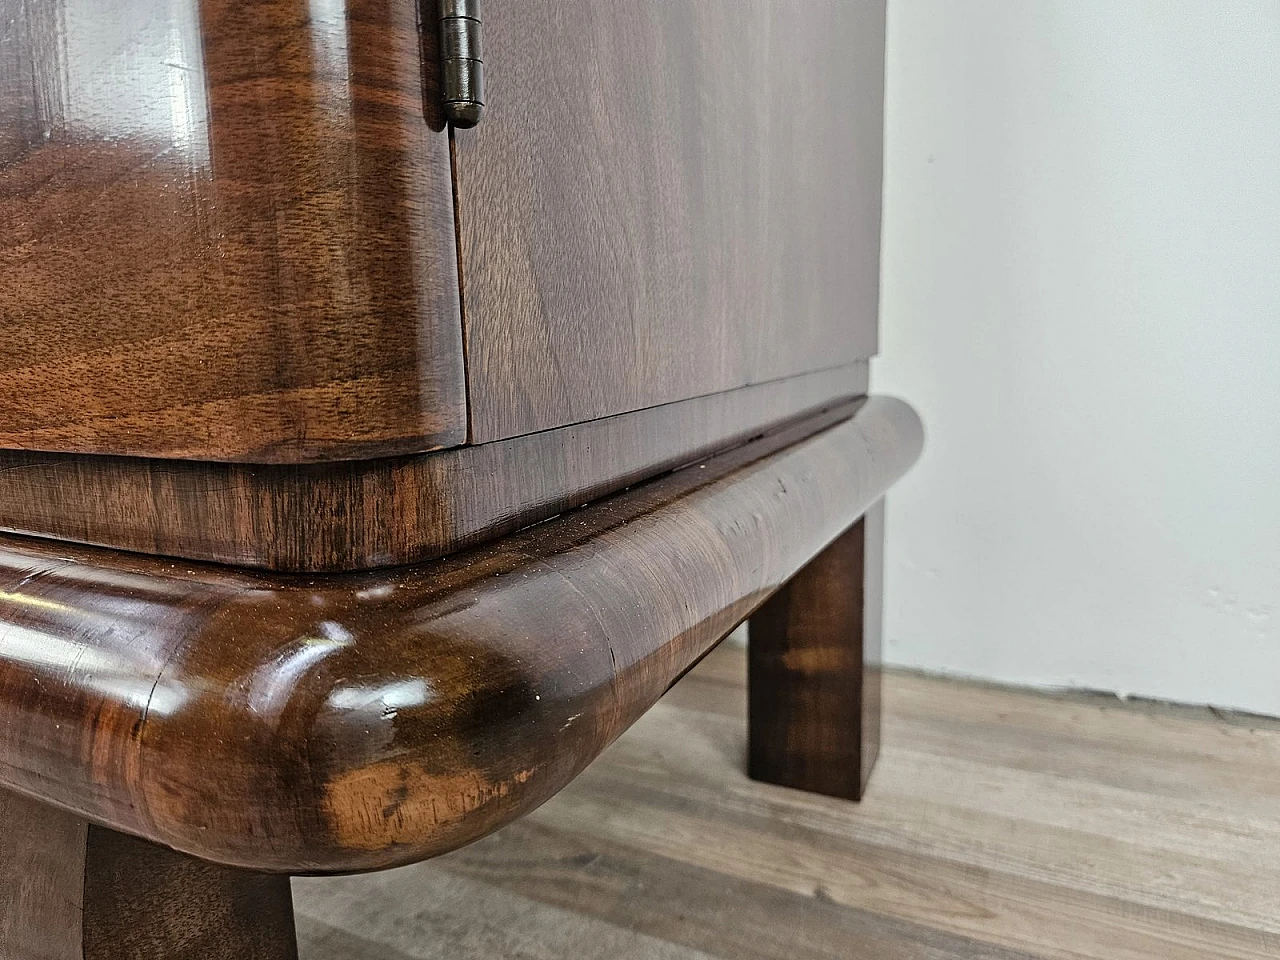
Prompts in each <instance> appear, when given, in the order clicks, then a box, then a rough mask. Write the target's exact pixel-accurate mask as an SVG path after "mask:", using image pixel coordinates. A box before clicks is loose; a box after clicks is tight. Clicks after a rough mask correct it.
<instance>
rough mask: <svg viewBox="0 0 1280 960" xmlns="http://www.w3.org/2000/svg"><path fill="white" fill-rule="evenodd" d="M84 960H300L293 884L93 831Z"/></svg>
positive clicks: (87, 867) (89, 849)
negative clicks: (295, 928) (291, 888)
mask: <svg viewBox="0 0 1280 960" xmlns="http://www.w3.org/2000/svg"><path fill="white" fill-rule="evenodd" d="M83 936H84V960H297V956H298V947H297V937H296V934H295V932H294V923H293V897H292V894H291V892H290V889H289V878H288V877H287V876H279V875H271V876H268V875H265V874H259V873H253V872H252V871H249V870H238V869H236V868H235V867H224V866H221V865H219V864H213V863H207V862H205V861H202V860H196V859H195V858H194V857H188V856H184V855H183V854H180V853H175V852H174V851H172V850H166V849H165V848H164V847H158V846H156V845H155V844H151V843H147V842H146V841H145V840H138V839H136V838H134V837H127V836H125V835H124V834H121V833H116V832H115V831H113V830H105V829H103V828H102V827H90V828H89V840H88V847H87V851H86V856H85V876H84V934H83Z"/></svg>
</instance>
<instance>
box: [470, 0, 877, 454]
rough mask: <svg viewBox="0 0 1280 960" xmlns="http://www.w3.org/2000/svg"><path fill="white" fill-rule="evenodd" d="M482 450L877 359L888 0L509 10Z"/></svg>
mask: <svg viewBox="0 0 1280 960" xmlns="http://www.w3.org/2000/svg"><path fill="white" fill-rule="evenodd" d="M484 49H485V61H486V62H485V69H486V77H485V79H486V84H487V96H486V103H487V107H486V114H485V117H484V119H483V120H482V121H481V122H480V124H479V126H477V127H476V128H474V129H471V130H458V131H456V132H455V134H454V148H455V156H454V159H455V189H456V197H457V203H458V210H459V225H460V235H459V244H460V254H461V268H462V286H463V307H464V309H463V324H464V337H465V341H466V346H467V356H468V365H469V366H468V383H469V397H470V415H471V436H472V440H473V441H475V442H484V441H487V440H494V439H499V438H502V437H509V436H515V435H519V434H523V433H529V432H532V431H536V430H542V429H546V428H549V427H555V426H559V425H563V424H566V423H573V422H576V421H582V420H590V419H595V418H598V417H604V416H608V415H611V414H616V413H620V412H623V411H627V410H632V409H637V408H641V407H648V406H653V405H656V404H662V403H667V402H670V401H674V400H681V399H685V398H688V397H692V396H697V395H700V394H706V393H713V392H717V391H721V390H727V389H731V388H734V387H738V386H743V385H745V384H749V383H756V382H761V381H765V380H773V379H778V378H782V377H787V376H790V375H794V374H798V373H802V372H805V371H811V370H816V369H822V368H827V367H834V366H838V365H841V364H845V363H849V362H851V361H854V360H856V359H859V358H864V357H867V356H869V355H871V354H872V353H874V351H875V346H876V330H875V327H876V311H877V303H878V277H879V234H880V184H881V142H882V136H881V134H882V104H883V73H884V0H628V2H626V3H621V2H617V0H486V2H485V6H484Z"/></svg>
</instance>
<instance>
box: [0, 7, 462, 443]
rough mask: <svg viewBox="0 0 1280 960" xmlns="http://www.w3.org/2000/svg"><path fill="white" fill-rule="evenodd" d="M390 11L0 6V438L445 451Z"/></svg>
mask: <svg viewBox="0 0 1280 960" xmlns="http://www.w3.org/2000/svg"><path fill="white" fill-rule="evenodd" d="M415 7H416V5H415V4H414V3H412V2H403V0H334V2H326V3H313V2H308V0H256V2H254V3H243V2H240V0H132V2H129V3H108V4H103V3H101V2H98V0H0V270H2V271H3V275H4V283H3V284H0V318H3V322H4V329H5V335H4V345H3V347H0V447H5V448H21V449H31V450H56V451H78V452H90V453H112V454H127V455H145V456H152V457H190V458H196V459H210V460H237V461H250V462H265V461H281V462H295V461H308V460H323V459H342V458H350V457H370V456H383V455H390V454H400V453H408V452H416V451H422V450H428V449H433V448H437V447H442V446H449V445H453V444H457V443H461V442H463V441H464V439H465V434H466V410H465V386H464V381H463V367H462V353H461V321H460V313H459V304H458V278H457V266H456V245H455V237H454V218H453V197H452V188H451V175H450V168H449V157H448V140H447V135H446V134H445V133H444V132H443V130H442V129H440V128H439V125H438V124H437V128H436V129H434V130H433V129H431V125H430V122H429V119H428V118H427V117H426V116H425V115H424V108H425V107H426V105H428V104H429V105H432V106H434V104H435V96H434V93H433V92H430V91H428V93H427V94H426V95H425V97H424V89H423V88H424V74H423V67H422V58H421V53H420V43H421V42H423V41H422V38H420V36H419V29H418V22H417V19H418V18H417V13H416V9H415ZM426 42H428V43H434V40H433V39H432V38H427V41H426Z"/></svg>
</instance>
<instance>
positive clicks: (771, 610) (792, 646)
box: [747, 503, 884, 800]
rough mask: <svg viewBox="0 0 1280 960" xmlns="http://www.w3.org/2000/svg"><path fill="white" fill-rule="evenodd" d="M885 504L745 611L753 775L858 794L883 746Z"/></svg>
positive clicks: (799, 786)
mask: <svg viewBox="0 0 1280 960" xmlns="http://www.w3.org/2000/svg"><path fill="white" fill-rule="evenodd" d="M883 545H884V504H883V503H881V504H877V505H876V506H875V507H873V508H872V509H871V510H868V511H867V513H866V515H865V516H864V517H863V518H862V519H861V520H859V521H858V522H857V524H855V525H854V526H853V527H851V528H850V529H849V530H847V531H846V532H845V533H843V534H841V535H840V537H839V538H838V539H837V540H836V541H835V542H834V543H832V544H831V545H830V546H829V547H827V548H826V549H825V550H823V551H822V553H820V554H818V556H816V557H814V559H812V560H810V561H809V563H808V565H807V566H805V568H804V569H803V570H801V571H800V572H799V573H797V574H796V575H795V576H794V577H792V578H791V580H790V581H788V583H787V584H786V585H785V586H783V587H782V589H781V590H779V591H778V592H777V593H775V594H774V595H773V596H772V597H770V598H769V599H768V600H767V601H765V603H764V605H763V606H762V607H761V608H760V609H759V610H757V611H756V612H755V613H754V614H753V615H752V617H751V622H750V631H751V655H750V664H751V670H750V681H749V684H748V689H749V691H750V711H749V712H750V723H749V729H750V737H749V744H750V745H749V748H748V761H747V763H748V771H749V773H750V775H751V777H752V778H753V779H756V780H763V781H765V782H767V783H777V784H781V785H782V786H786V787H795V788H796V789H799V790H810V791H814V792H816V793H823V794H827V795H828V796H833V797H843V798H844V799H847V800H861V799H862V794H863V792H864V791H865V790H866V786H867V780H868V778H869V777H870V776H871V768H872V767H873V766H874V765H875V762H876V755H877V753H878V752H879V750H880V643H881V638H880V611H881V606H882V604H883V583H884V546H883Z"/></svg>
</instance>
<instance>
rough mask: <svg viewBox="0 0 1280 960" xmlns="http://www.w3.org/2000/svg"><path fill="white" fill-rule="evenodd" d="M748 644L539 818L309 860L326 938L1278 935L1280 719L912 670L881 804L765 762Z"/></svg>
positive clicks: (511, 940) (889, 956)
mask: <svg viewBox="0 0 1280 960" xmlns="http://www.w3.org/2000/svg"><path fill="white" fill-rule="evenodd" d="M744 683H745V657H744V655H743V650H742V648H741V647H740V646H736V645H732V644H729V645H724V646H722V647H721V648H720V649H719V650H717V651H716V652H715V653H714V654H713V655H712V656H711V657H709V658H708V659H707V660H705V661H704V662H703V663H702V664H701V665H699V667H698V668H697V669H695V670H694V671H693V672H692V673H691V674H690V675H689V676H688V677H687V678H685V679H684V680H683V681H681V683H680V684H679V685H677V687H676V688H675V689H674V690H672V692H671V693H670V694H668V696H667V697H666V698H665V699H664V701H663V702H662V703H661V704H660V705H659V706H658V707H657V708H655V709H654V710H653V711H651V712H650V713H649V715H648V716H646V717H645V718H644V719H643V720H642V721H641V722H640V723H638V724H637V725H636V726H635V727H634V728H633V729H632V730H631V731H630V732H629V733H627V734H626V735H625V736H624V737H623V738H622V739H620V740H619V741H618V743H617V744H615V745H614V746H613V747H612V748H611V749H610V750H609V751H608V752H606V753H605V754H604V755H603V756H602V757H601V758H600V759H599V760H598V761H597V762H596V763H595V764H594V765H593V766H592V768H591V769H590V770H588V771H587V772H586V773H585V774H584V775H583V776H582V777H581V778H580V779H579V780H578V781H577V782H575V783H574V784H573V785H571V786H570V787H569V788H568V789H567V790H565V791H564V792H563V793H561V794H560V795H559V796H558V797H556V798H555V799H554V800H552V801H551V802H550V803H548V804H547V805H546V806H544V807H543V808H542V809H540V810H539V811H537V812H536V813H535V814H533V815H532V816H531V817H529V818H528V819H526V820H525V821H522V822H520V823H517V824H514V825H512V826H510V827H508V828H507V829H506V830H504V831H502V832H501V833H499V834H497V835H495V836H494V837H491V838H489V839H487V840H485V841H482V842H481V843H479V844H476V845H474V846H472V847H469V848H467V849H465V850H462V851H459V852H457V853H455V854H451V855H450V856H448V857H443V858H441V859H439V860H437V861H434V862H431V863H427V864H420V865H418V866H416V867H410V868H406V869H405V870H400V871H392V872H390V873H387V874H380V875H374V876H369V877H350V878H342V879H338V880H308V881H298V882H297V884H296V887H295V891H296V892H295V898H296V899H297V901H298V908H299V929H300V935H301V937H302V941H303V947H304V957H308V958H312V960H353V958H355V957H357V956H359V957H367V956H372V955H378V956H385V957H387V958H389V960H410V958H413V960H417V958H434V957H446V956H447V957H451V958H462V960H466V958H471V957H476V958H479V957H485V958H494V957H519V958H526V957H527V958H530V960H542V958H549V957H568V956H572V957H583V958H592V957H655V958H671V960H677V958H678V960H694V958H703V957H722V958H726V960H728V958H742V960H765V958H769V957H781V958H784V960H809V958H822V960H833V958H844V957H849V958H864V957H865V958H873V960H899V958H902V960H908V958H919V960H943V958H955V960H974V958H981V960H1033V958H1045V960H1049V958H1052V960H1085V958H1088V960H1093V958H1097V960H1148V958H1160V960H1228V958H1230V960H1262V958H1280V815H1277V814H1278V813H1280V804H1278V803H1277V800H1280V724H1277V723H1275V722H1272V721H1266V720H1262V719H1257V718H1239V717H1220V716H1216V715H1214V714H1213V713H1212V712H1211V711H1207V710H1187V709H1184V708H1162V707H1158V706H1153V705H1150V704H1138V705H1133V706H1128V705H1124V704H1121V703H1120V702H1119V701H1115V700H1108V699H1106V698H1101V697H1086V696H1078V695H1067V696H1048V695H1042V694H1035V693H1026V692H1021V691H1012V690H1006V689H999V688H994V687H989V686H982V685H977V684H968V683H962V682H958V681H954V680H943V679H938V678H931V677H924V676H918V675H911V674H890V675H888V676H887V677H886V682H885V706H886V717H885V725H884V744H883V748H882V753H881V760H880V765H879V766H878V768H877V771H876V775H875V776H874V777H873V779H872V785H871V791H870V793H869V795H868V797H867V799H866V800H865V801H864V802H863V803H862V804H861V805H853V804H848V803H845V802H843V801H839V800H833V799H830V798H826V797H817V796H813V795H809V794H804V793H800V792H797V791H791V790H786V789H783V788H779V787H773V786H769V785H764V784H758V783H754V782H752V781H749V780H747V779H746V777H745V775H744V773H743V769H744V761H745V741H746V727H745V724H744V722H743V717H744V713H745V695H744Z"/></svg>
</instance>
